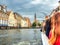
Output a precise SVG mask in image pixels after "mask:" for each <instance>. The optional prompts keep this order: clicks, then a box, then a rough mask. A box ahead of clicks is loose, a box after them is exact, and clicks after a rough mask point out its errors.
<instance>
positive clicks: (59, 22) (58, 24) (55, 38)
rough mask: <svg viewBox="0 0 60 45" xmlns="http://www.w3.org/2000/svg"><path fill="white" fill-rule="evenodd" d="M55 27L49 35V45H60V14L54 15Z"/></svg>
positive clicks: (53, 26)
mask: <svg viewBox="0 0 60 45" xmlns="http://www.w3.org/2000/svg"><path fill="white" fill-rule="evenodd" d="M53 19H54V21H53V25H52V24H51V25H52V28H51V31H50V34H49V43H51V44H52V45H60V12H57V13H56V14H55V15H54V18H53Z"/></svg>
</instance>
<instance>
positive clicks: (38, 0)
mask: <svg viewBox="0 0 60 45" xmlns="http://www.w3.org/2000/svg"><path fill="white" fill-rule="evenodd" d="M40 3H41V0H33V1H31V4H40Z"/></svg>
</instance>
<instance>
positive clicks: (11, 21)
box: [7, 11, 17, 27]
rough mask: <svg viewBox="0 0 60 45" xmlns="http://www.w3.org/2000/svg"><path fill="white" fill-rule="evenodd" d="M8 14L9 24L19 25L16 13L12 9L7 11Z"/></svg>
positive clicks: (12, 25)
mask: <svg viewBox="0 0 60 45" xmlns="http://www.w3.org/2000/svg"><path fill="white" fill-rule="evenodd" d="M7 15H8V26H11V27H17V20H16V16H15V15H14V13H13V12H12V11H7Z"/></svg>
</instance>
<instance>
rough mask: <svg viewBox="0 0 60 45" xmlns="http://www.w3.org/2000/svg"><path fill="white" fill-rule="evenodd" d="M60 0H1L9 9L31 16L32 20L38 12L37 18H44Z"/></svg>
mask: <svg viewBox="0 0 60 45" xmlns="http://www.w3.org/2000/svg"><path fill="white" fill-rule="evenodd" d="M58 1H59V0H0V4H2V5H6V6H7V10H11V11H13V12H17V13H19V14H20V15H21V16H22V17H29V18H30V20H31V22H32V21H33V20H34V14H35V13H36V16H37V20H40V21H41V20H44V18H45V16H46V15H49V14H50V13H51V12H52V10H53V9H55V8H56V7H57V6H58Z"/></svg>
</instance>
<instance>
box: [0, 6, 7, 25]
mask: <svg viewBox="0 0 60 45" xmlns="http://www.w3.org/2000/svg"><path fill="white" fill-rule="evenodd" d="M5 10H6V9H5V7H4V6H3V5H0V26H8V15H7V14H6V12H5Z"/></svg>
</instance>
